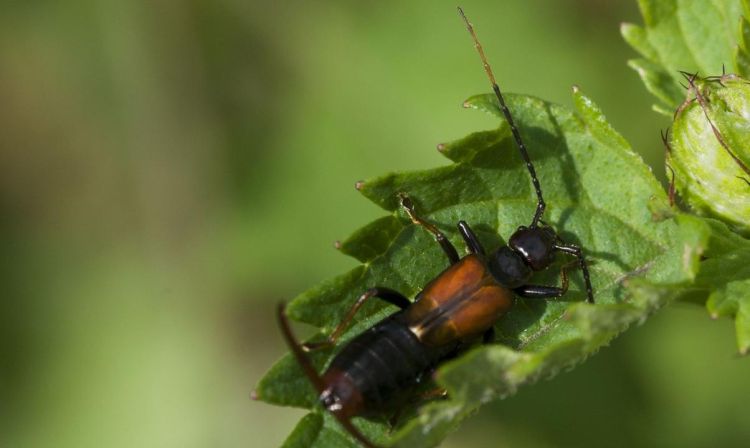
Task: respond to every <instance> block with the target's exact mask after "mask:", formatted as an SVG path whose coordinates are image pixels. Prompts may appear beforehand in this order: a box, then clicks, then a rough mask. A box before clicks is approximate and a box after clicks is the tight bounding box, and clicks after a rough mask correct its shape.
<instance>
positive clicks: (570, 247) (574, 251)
mask: <svg viewBox="0 0 750 448" xmlns="http://www.w3.org/2000/svg"><path fill="white" fill-rule="evenodd" d="M555 249H557V250H559V251H560V252H565V253H567V254H571V255H573V256H574V257H576V258H578V264H579V265H580V266H581V271H582V272H583V281H584V282H585V283H586V296H587V299H586V300H587V301H588V302H589V303H594V289H593V288H592V287H591V277H590V276H589V267H588V264H586V258H585V257H584V256H583V252H582V251H581V248H580V247H578V246H576V245H574V244H555Z"/></svg>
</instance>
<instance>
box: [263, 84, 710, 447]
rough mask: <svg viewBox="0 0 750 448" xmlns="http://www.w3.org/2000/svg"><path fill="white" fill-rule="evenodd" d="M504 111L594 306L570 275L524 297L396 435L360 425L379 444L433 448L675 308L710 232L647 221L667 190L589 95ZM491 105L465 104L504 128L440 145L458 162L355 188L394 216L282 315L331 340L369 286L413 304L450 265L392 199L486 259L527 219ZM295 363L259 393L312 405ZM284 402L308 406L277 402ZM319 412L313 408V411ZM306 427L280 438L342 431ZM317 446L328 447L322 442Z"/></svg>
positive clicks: (380, 314)
mask: <svg viewBox="0 0 750 448" xmlns="http://www.w3.org/2000/svg"><path fill="white" fill-rule="evenodd" d="M507 102H508V106H509V108H510V109H511V110H512V112H513V116H514V118H515V120H516V122H517V125H518V128H519V130H520V132H521V134H522V136H523V139H524V141H525V143H526V145H527V146H528V148H529V152H530V157H531V159H532V160H533V162H534V166H535V168H536V170H537V173H538V177H539V179H540V182H541V184H542V188H543V192H544V195H545V198H546V201H547V204H548V208H547V212H546V214H545V220H546V221H547V222H548V223H550V224H551V225H552V226H553V227H554V228H555V229H556V230H557V231H558V233H559V234H560V235H561V237H562V238H563V239H564V240H566V241H568V242H571V243H575V244H579V245H580V246H581V247H583V249H584V253H585V255H586V257H587V258H588V260H589V262H590V270H591V278H592V282H593V286H594V290H595V294H596V301H597V303H596V304H595V305H589V304H586V303H580V302H583V301H584V300H585V293H584V292H583V279H582V276H581V274H580V272H572V273H571V274H572V275H571V277H572V278H571V288H570V291H569V292H568V294H566V296H565V297H564V298H563V299H561V300H550V301H542V300H519V301H518V303H517V304H516V306H514V308H513V309H512V310H511V311H510V312H509V313H507V314H506V315H505V316H503V317H502V319H500V321H499V322H498V323H497V324H496V326H495V330H496V333H497V342H499V343H501V344H502V345H499V344H493V345H490V346H482V347H479V348H475V349H474V350H471V351H469V352H468V353H465V354H464V355H462V356H460V357H459V358H458V359H456V360H454V361H452V362H449V363H447V364H445V365H443V366H442V367H441V368H440V369H439V370H438V372H437V374H436V381H437V382H438V383H439V384H440V385H441V386H443V387H445V388H447V390H448V391H449V398H448V399H445V400H441V401H439V402H432V403H429V404H426V405H424V406H422V407H421V408H420V409H419V412H418V414H417V415H416V416H415V417H414V418H412V419H410V420H405V421H403V422H402V425H401V427H400V429H398V430H397V431H396V432H394V434H393V435H392V436H391V437H390V438H388V437H387V436H386V433H387V432H388V428H387V426H386V425H383V424H382V423H379V422H374V421H368V420H362V419H357V420H356V424H357V425H358V427H359V428H361V429H362V431H363V432H365V433H366V434H367V435H368V437H372V438H373V440H375V441H385V440H387V439H389V442H390V443H391V444H394V445H396V446H404V447H407V446H408V447H415V446H434V445H436V444H438V443H439V442H440V441H441V440H442V439H443V438H444V437H445V436H446V434H447V433H448V432H449V431H451V430H453V429H454V428H455V427H456V426H457V425H458V423H459V422H460V421H461V420H462V419H463V418H465V417H466V416H468V415H470V414H471V413H473V412H475V411H476V409H477V408H478V407H479V406H481V404H483V403H486V402H488V401H491V400H494V399H498V398H501V397H503V396H506V395H508V394H511V393H514V392H515V391H516V390H517V389H518V388H519V387H521V386H522V385H524V384H528V383H531V382H533V381H536V380H538V379H540V378H547V377H550V376H552V375H555V374H556V373H557V372H560V371H561V370H565V369H567V368H570V367H572V366H574V365H575V364H577V363H580V362H581V361H582V360H583V359H585V358H586V357H588V356H590V355H591V354H593V353H595V352H596V351H597V350H598V349H599V348H601V347H602V346H604V345H606V344H607V343H608V342H609V341H610V340H611V339H612V338H613V337H615V336H616V335H617V334H618V333H619V332H621V331H623V330H624V329H625V328H627V327H628V326H629V325H631V324H632V323H635V322H640V321H642V320H644V319H646V318H647V317H648V315H649V314H650V313H652V312H654V311H655V310H656V309H658V308H659V307H661V306H663V305H664V304H665V303H667V302H669V301H670V300H672V299H673V298H674V297H675V296H676V294H677V293H678V291H679V285H682V284H685V283H687V282H690V281H692V279H694V278H695V276H696V273H697V269H698V258H699V256H700V254H701V253H702V251H703V249H704V247H705V245H706V244H707V239H708V232H709V229H708V226H707V225H706V224H705V223H704V222H703V221H701V220H700V219H698V218H695V217H690V216H686V215H677V216H676V217H673V218H669V219H664V218H663V217H662V219H661V220H660V221H659V222H657V221H654V219H653V216H652V212H651V211H650V208H649V207H650V206H651V207H653V206H654V204H655V203H666V201H667V198H666V195H665V193H664V191H663V189H662V187H661V185H660V184H659V182H658V181H657V180H656V179H655V178H654V177H653V175H652V174H651V171H650V169H649V168H648V167H647V166H646V165H645V164H644V163H643V161H642V160H641V158H640V157H639V156H638V155H637V154H635V153H634V152H633V151H632V150H631V149H630V147H629V145H628V143H627V142H626V141H625V139H624V138H623V137H622V136H620V135H619V134H618V133H617V132H616V131H615V130H614V129H613V128H612V127H611V126H610V125H609V124H608V122H607V121H606V119H605V118H604V116H603V114H602V113H601V111H600V110H599V108H598V107H597V106H596V105H595V104H594V103H593V102H592V101H591V100H590V99H589V98H587V97H586V96H584V95H583V94H582V93H581V92H580V91H578V90H577V89H576V90H575V91H574V103H575V105H576V108H577V111H576V112H572V111H570V110H568V109H566V108H564V107H561V106H558V105H554V104H550V103H547V102H544V101H542V100H539V99H537V98H533V97H528V96H518V95H508V97H507ZM495 104H496V103H495V99H494V97H493V96H492V95H480V96H476V97H473V98H471V99H469V100H467V102H466V104H465V105H466V106H467V107H470V108H475V109H479V110H483V111H485V112H488V113H491V114H493V115H495V116H497V117H498V120H499V123H500V126H499V128H498V129H497V130H494V131H483V132H478V133H475V134H472V135H470V136H468V137H466V138H463V139H460V140H458V141H456V142H452V143H448V144H446V145H441V150H442V152H443V154H444V155H446V156H447V157H448V158H449V159H451V160H452V161H454V163H453V164H451V165H448V166H446V167H442V168H437V169H431V170H424V171H416V172H410V173H396V174H389V175H386V176H382V177H379V178H376V179H373V180H369V181H366V182H364V183H362V184H360V185H359V187H360V191H361V192H362V193H363V194H364V195H365V196H366V197H367V198H368V199H370V200H371V201H373V202H374V203H375V204H377V205H379V206H380V207H382V208H383V209H385V210H386V211H388V212H390V213H389V214H388V215H387V216H386V217H384V218H382V219H381V220H379V221H376V223H377V224H376V223H373V224H370V225H368V226H365V227H364V228H363V229H361V230H359V231H357V232H355V234H354V235H353V236H352V237H351V238H350V239H349V240H347V241H346V242H345V243H343V244H342V250H344V251H345V252H346V253H348V254H350V255H352V256H354V257H356V258H357V259H359V260H360V261H363V262H364V263H365V264H364V265H362V266H360V267H358V268H356V269H354V270H352V271H350V272H349V273H347V274H344V275H342V276H340V277H337V278H334V279H332V280H329V281H326V282H323V283H322V284H321V285H319V286H317V287H314V288H312V289H310V290H309V291H307V292H305V293H303V294H301V295H300V296H299V297H297V298H296V299H294V301H293V302H292V303H291V304H290V305H289V307H288V311H289V314H290V316H291V317H293V318H294V319H296V320H301V321H303V322H307V323H311V324H313V325H315V326H317V327H319V328H321V331H322V332H323V333H324V334H327V333H330V331H331V330H332V329H333V328H334V327H335V325H336V324H338V322H339V321H340V320H341V318H342V317H343V316H344V314H345V313H346V312H347V310H348V309H349V307H350V306H351V304H352V303H354V301H355V300H356V298H357V296H358V295H359V294H361V293H362V292H363V291H364V290H366V289H367V288H369V287H373V286H386V287H389V288H393V289H396V290H398V291H400V292H401V293H403V294H404V295H406V296H407V297H414V296H415V295H416V293H417V292H418V291H419V290H420V289H421V288H422V287H423V286H424V285H425V284H426V283H427V282H429V281H430V280H431V279H433V278H434V277H435V276H437V275H438V274H439V273H440V272H441V271H442V270H443V269H445V267H446V266H447V260H446V257H445V255H444V254H443V252H442V251H441V249H440V247H439V246H438V244H437V243H436V242H435V241H434V239H433V238H432V236H431V235H430V234H428V233H427V232H426V231H425V230H424V229H422V228H420V227H418V226H415V225H412V224H411V223H410V222H409V221H408V220H407V219H406V217H405V215H404V214H403V212H402V211H401V210H399V209H398V199H397V194H398V193H407V194H409V195H410V197H411V198H412V200H413V202H414V203H415V205H416V207H417V210H418V212H419V213H420V214H421V215H422V216H423V217H424V218H425V219H427V220H429V221H430V222H432V223H434V224H435V225H436V226H437V227H439V228H440V229H441V230H442V231H443V232H445V233H446V235H447V236H448V238H449V239H450V240H451V241H452V242H453V243H454V245H456V247H459V248H462V247H463V244H462V240H461V238H460V236H459V235H458V233H457V231H456V228H455V225H456V223H457V222H458V221H459V220H462V219H463V220H466V221H467V222H468V223H469V224H470V225H471V226H472V227H473V228H474V229H475V231H476V233H477V235H478V238H479V239H480V241H481V242H482V244H483V245H485V247H486V248H487V250H488V251H491V250H495V249H496V248H498V247H499V246H501V245H502V244H504V240H503V238H507V237H508V236H509V235H511V234H512V233H513V231H515V229H516V228H517V227H518V226H519V225H525V224H528V223H529V222H530V220H531V217H532V215H533V212H534V209H535V206H536V202H535V194H534V190H533V188H532V186H531V181H530V179H529V175H528V172H527V170H526V166H525V164H524V163H523V161H522V159H521V157H520V156H519V154H518V149H517V147H516V144H515V142H514V141H513V139H512V138H511V135H510V132H509V129H508V126H507V124H505V121H504V119H503V118H500V117H501V116H502V114H501V113H500V110H499V108H498V107H497V106H496V105H495ZM380 225H382V226H383V229H382V230H381V229H380V228H379V226H380ZM566 260H567V259H566ZM563 262H565V261H564V260H560V261H559V262H558V263H557V264H555V265H554V266H553V268H552V269H550V270H548V271H547V272H543V273H540V274H539V275H537V276H535V278H534V283H538V284H556V283H557V282H558V281H559V278H558V277H559V269H560V266H561V264H562V263H563ZM393 310H394V308H393V307H392V306H390V305H384V304H382V303H378V302H376V301H373V302H372V303H368V304H367V305H365V306H364V307H363V308H362V309H361V310H360V311H359V312H358V314H357V315H356V318H355V321H354V322H353V323H352V325H351V328H349V329H347V331H346V332H345V333H344V335H343V336H342V339H341V342H340V344H339V346H338V348H340V347H341V345H343V344H345V343H346V341H347V340H349V339H350V338H352V337H353V336H355V335H357V334H359V333H361V332H362V331H364V329H366V328H369V327H371V326H372V325H374V324H375V323H377V322H378V321H379V320H381V319H382V318H384V317H385V316H387V315H389V314H392V313H393ZM335 353H336V350H333V352H326V353H325V354H324V355H323V358H324V359H321V358H316V359H315V360H314V361H315V366H316V368H317V369H319V371H322V370H323V368H324V367H325V365H326V363H327V362H328V361H330V359H331V357H332V356H333V355H335ZM316 355H317V354H316ZM285 359H286V358H285ZM289 362H290V361H288V360H282V361H281V363H280V364H277V365H276V366H274V368H273V369H272V370H271V371H270V372H269V373H268V374H267V375H266V377H265V378H264V379H263V380H262V381H261V383H260V384H259V387H258V394H259V398H260V399H262V400H268V401H271V402H274V403H287V404H291V405H295V406H298V405H305V404H311V403H310V401H311V399H312V400H314V397H313V396H312V393H311V388H309V386H308V387H307V388H303V387H301V384H300V381H304V378H303V377H302V376H301V372H300V370H299V369H298V368H296V367H294V366H292V365H290V364H289ZM284 388H286V390H284ZM284 393H293V394H300V395H301V396H303V397H304V398H288V397H283V396H282V395H283V394H284ZM313 409H314V412H316V413H317V412H321V409H320V407H319V406H317V405H316V406H314V407H313ZM313 418H314V417H309V420H308V421H309V423H305V426H301V427H300V429H299V431H295V433H296V434H301V435H300V436H299V437H298V438H293V439H292V438H290V439H291V440H288V441H287V443H293V442H294V443H298V442H296V441H297V440H303V439H304V437H308V438H309V437H310V436H309V434H311V433H316V434H319V435H320V434H329V433H328V431H333V432H334V433H336V434H344V433H342V432H341V431H342V430H341V428H339V427H338V425H337V424H336V422H335V421H334V420H333V419H332V418H330V416H328V415H327V414H324V415H323V425H322V426H319V427H317V426H316V428H319V429H317V432H316V430H315V428H314V427H313V424H314V423H315V422H314V421H313V420H312V419H313ZM316 421H317V420H316ZM315 424H317V423H315ZM310 428H312V429H310ZM331 434H332V433H331ZM344 435H345V434H344ZM295 437H296V436H295ZM316 437H319V436H316ZM321 437H322V436H321ZM326 437H328V436H326ZM331 437H333V436H331ZM344 440H348V439H344ZM299 443H304V442H299ZM313 443H314V445H313V446H322V445H318V444H319V443H320V442H318V439H315V441H314V442H313ZM330 443H334V442H330ZM335 443H338V442H335ZM290 446H294V445H290ZM353 446H354V445H353Z"/></svg>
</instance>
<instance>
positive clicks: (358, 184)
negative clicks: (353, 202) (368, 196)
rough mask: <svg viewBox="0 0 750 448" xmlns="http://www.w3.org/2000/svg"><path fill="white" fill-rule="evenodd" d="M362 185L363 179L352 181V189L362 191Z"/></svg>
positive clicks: (363, 183) (363, 184)
mask: <svg viewBox="0 0 750 448" xmlns="http://www.w3.org/2000/svg"><path fill="white" fill-rule="evenodd" d="M364 186H365V181H363V180H358V181H356V182H354V189H356V190H357V191H362V187H364Z"/></svg>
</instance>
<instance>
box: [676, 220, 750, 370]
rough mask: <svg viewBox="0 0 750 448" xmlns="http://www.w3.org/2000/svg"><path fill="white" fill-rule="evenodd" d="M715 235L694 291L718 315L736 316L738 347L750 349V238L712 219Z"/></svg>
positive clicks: (713, 314)
mask: <svg viewBox="0 0 750 448" xmlns="http://www.w3.org/2000/svg"><path fill="white" fill-rule="evenodd" d="M706 222H707V223H708V224H709V225H710V226H711V239H710V240H709V243H708V247H707V250H706V252H705V254H704V257H705V259H704V260H703V261H702V262H701V269H700V272H699V274H698V276H697V278H696V280H695V285H694V286H693V289H692V290H691V291H690V292H691V293H692V294H695V292H696V291H697V292H700V293H702V294H703V295H705V296H707V297H708V300H707V301H706V308H707V309H708V312H709V313H710V315H711V316H712V317H714V318H717V317H720V316H729V317H733V318H735V327H736V332H737V347H738V349H739V351H740V353H741V354H743V355H744V354H747V353H748V351H749V350H750V240H747V239H744V238H742V237H740V236H739V235H737V234H736V233H734V232H732V231H731V230H730V229H729V228H728V227H727V226H726V225H725V224H724V223H722V222H720V221H716V220H712V219H707V220H706Z"/></svg>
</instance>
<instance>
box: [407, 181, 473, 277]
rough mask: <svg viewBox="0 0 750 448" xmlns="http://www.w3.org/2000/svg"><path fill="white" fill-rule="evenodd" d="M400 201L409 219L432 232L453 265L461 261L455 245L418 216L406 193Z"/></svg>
mask: <svg viewBox="0 0 750 448" xmlns="http://www.w3.org/2000/svg"><path fill="white" fill-rule="evenodd" d="M398 199H399V202H400V203H401V207H402V208H403V209H404V211H405V212H406V214H407V215H409V219H411V222H413V223H414V224H417V225H419V226H422V227H424V229H425V230H427V231H428V232H430V233H431V234H432V236H434V237H435V241H437V242H438V243H439V244H440V247H442V248H443V252H445V256H446V257H448V260H449V261H450V262H451V264H453V263H455V262H457V261H458V260H459V256H458V252H457V251H456V248H455V247H454V246H453V244H451V242H450V240H448V238H446V236H445V235H444V234H443V232H441V231H440V230H438V228H437V227H435V226H434V225H433V224H430V223H429V222H427V221H425V220H424V219H422V218H421V217H420V216H419V215H417V212H416V211H415V209H414V203H413V202H412V201H411V199H409V196H407V195H406V194H404V193H399V194H398Z"/></svg>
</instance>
